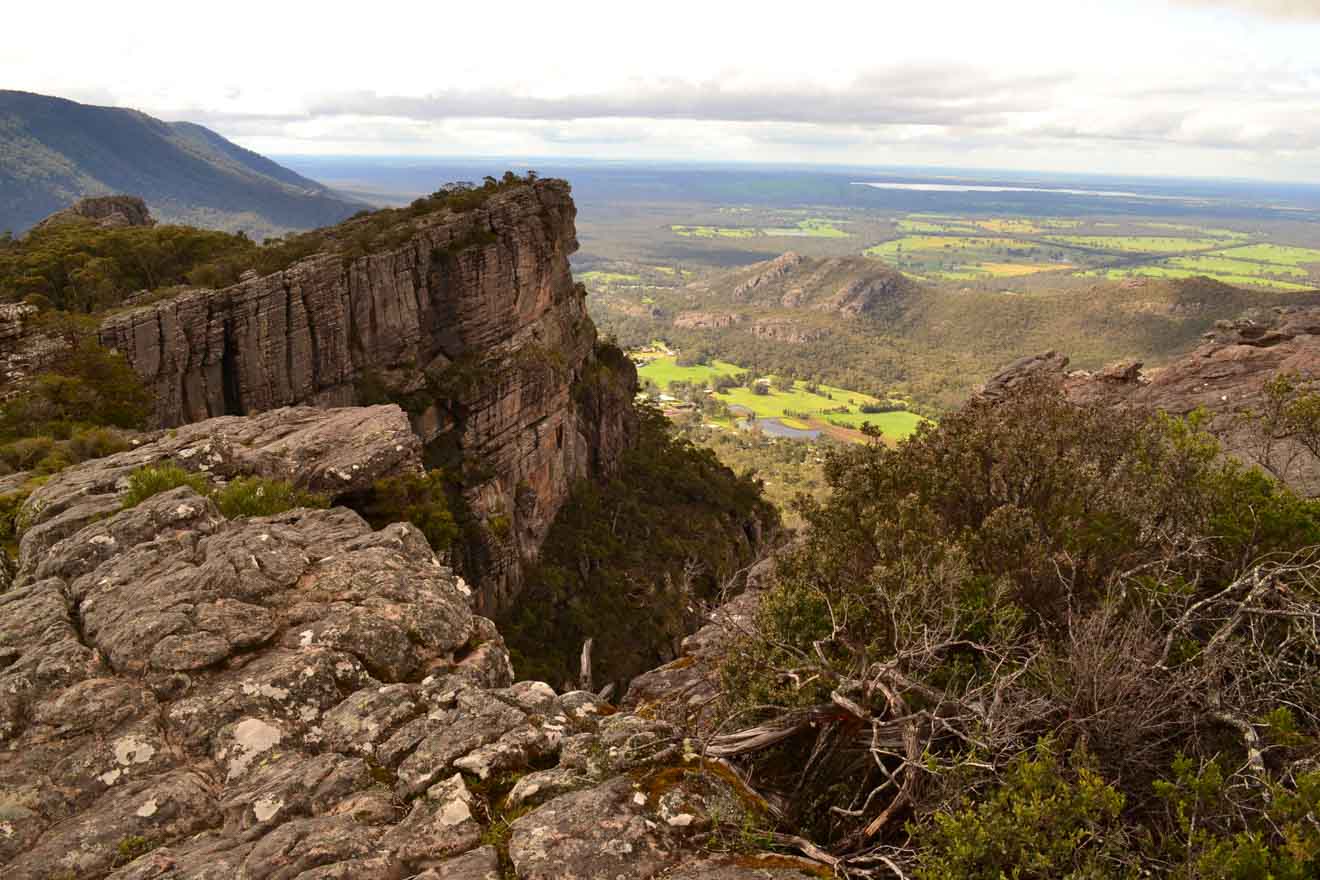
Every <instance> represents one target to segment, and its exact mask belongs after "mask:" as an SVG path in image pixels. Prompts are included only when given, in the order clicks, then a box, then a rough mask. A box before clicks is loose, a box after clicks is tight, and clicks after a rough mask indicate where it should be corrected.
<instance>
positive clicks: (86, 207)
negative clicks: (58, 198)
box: [29, 196, 156, 235]
mask: <svg viewBox="0 0 1320 880" xmlns="http://www.w3.org/2000/svg"><path fill="white" fill-rule="evenodd" d="M86 222H91V223H93V224H94V225H96V226H100V227H103V228H107V229H111V228H122V227H126V226H155V225H156V221H155V219H154V218H152V216H151V212H150V211H149V210H147V203H146V202H144V201H142V199H140V198H138V197H137V196H93V197H91V198H86V199H79V200H78V201H76V202H74V203H73V204H72V205H70V206H69V207H67V208H65V209H64V210H63V211H56V212H55V213H54V214H51V215H50V216H49V217H47V218H46V219H45V220H42V221H41V222H40V223H38V224H37V225H36V226H34V227H32V230H31V231H32V232H35V231H37V230H39V229H49V228H50V227H52V226H64V225H67V224H69V223H86ZM30 234H31V232H29V235H30Z"/></svg>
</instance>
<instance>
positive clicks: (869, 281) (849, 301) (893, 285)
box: [815, 271, 911, 318]
mask: <svg viewBox="0 0 1320 880" xmlns="http://www.w3.org/2000/svg"><path fill="white" fill-rule="evenodd" d="M910 287H911V285H910V284H909V283H907V282H906V280H905V279H904V278H903V276H901V275H899V274H897V273H893V272H889V271H879V272H876V273H875V274H873V275H869V276H867V277H863V278H854V279H853V280H851V281H849V282H848V283H847V284H845V285H844V286H843V287H841V288H839V290H838V291H837V292H835V294H834V295H833V296H831V297H829V298H828V299H826V300H824V301H822V302H819V303H817V304H816V306H815V308H817V309H819V310H820V311H824V312H834V313H836V314H838V315H842V316H843V317H845V318H857V317H862V316H870V315H872V314H874V313H875V312H876V311H877V309H879V308H880V306H881V305H883V304H885V303H887V302H889V301H891V300H893V299H895V298H896V297H898V296H900V295H901V294H903V293H906V292H907V291H908V289H909V288H910Z"/></svg>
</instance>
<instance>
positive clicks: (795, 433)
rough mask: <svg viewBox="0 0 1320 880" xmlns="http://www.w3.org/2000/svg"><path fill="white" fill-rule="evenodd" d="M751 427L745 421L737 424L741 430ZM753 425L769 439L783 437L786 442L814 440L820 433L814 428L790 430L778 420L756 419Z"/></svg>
mask: <svg viewBox="0 0 1320 880" xmlns="http://www.w3.org/2000/svg"><path fill="white" fill-rule="evenodd" d="M751 425H752V423H750V422H748V421H747V420H746V419H744V420H743V421H741V422H739V423H738V427H740V428H742V429H743V430H747V429H748V428H750V427H751ZM755 425H756V427H758V428H760V429H761V432H762V433H764V434H766V435H767V436H770V437H783V438H786V439H788V440H815V439H816V438H817V437H819V436H820V431H819V430H817V429H815V428H811V429H807V430H803V429H802V428H790V427H789V426H788V425H785V424H784V423H783V422H781V421H779V419H757V420H756V422H755Z"/></svg>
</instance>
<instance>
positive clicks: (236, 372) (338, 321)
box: [100, 180, 636, 613]
mask: <svg viewBox="0 0 1320 880" xmlns="http://www.w3.org/2000/svg"><path fill="white" fill-rule="evenodd" d="M575 215H576V209H575V207H574V205H573V201H572V199H571V197H570V196H569V187H568V184H566V183H564V182H563V181H557V180H540V181H535V182H532V183H528V184H526V185H522V186H516V187H513V188H510V189H507V190H503V191H501V192H499V193H497V194H495V195H493V196H491V197H490V198H489V199H488V200H487V201H486V202H485V203H484V204H483V205H481V206H480V207H477V208H474V209H472V210H469V211H465V212H463V213H455V212H452V211H443V212H437V213H434V214H429V215H423V216H421V217H416V218H411V219H403V220H400V221H399V225H398V226H397V227H395V228H392V229H391V230H390V232H389V235H388V236H387V240H388V241H390V242H397V243H395V244H391V245H388V246H381V247H373V248H371V249H369V250H370V252H367V253H365V254H362V255H359V256H347V255H345V253H321V254H317V255H314V256H311V257H308V258H306V259H304V260H301V261H299V262H297V263H295V264H293V265H292V266H290V267H289V268H287V269H285V270H283V271H280V272H277V273H275V274H272V275H267V276H264V277H250V278H247V279H246V280H244V281H241V282H240V283H238V284H236V285H233V286H231V287H227V288H224V289H222V290H205V289H202V290H194V291H190V292H187V293H184V294H182V295H180V296H178V297H175V298H173V299H170V300H168V301H165V302H160V303H155V304H153V305H149V306H144V307H142V308H139V309H136V310H133V311H130V312H126V313H123V314H120V315H116V316H113V317H111V318H109V319H108V320H107V321H106V322H105V323H104V324H103V325H102V328H101V337H100V338H101V342H102V344H103V345H106V346H108V347H111V348H114V349H117V350H119V351H121V352H123V354H124V355H125V357H126V358H127V359H128V361H129V363H130V364H131V365H132V366H133V368H134V369H135V370H136V371H137V372H138V373H139V374H140V375H141V376H142V377H143V379H144V380H145V381H146V382H147V384H148V386H149V387H150V388H151V390H152V391H153V392H154V395H155V399H156V420H157V421H158V423H159V424H160V425H161V426H173V425H179V424H183V423H188V422H194V421H198V420H201V419H205V418H210V417H214V416H219V415H234V414H248V413H253V412H259V411H263V410H268V409H272V408H275V407H280V406H286V405H291V404H311V405H315V406H343V405H353V404H359V403H371V402H379V400H380V399H381V398H390V399H395V400H399V401H401V402H403V403H405V405H406V406H407V408H408V410H409V413H410V415H411V416H412V419H413V425H414V428H415V430H416V431H417V433H418V434H419V435H420V436H421V437H422V440H423V441H424V442H425V443H426V444H427V445H428V459H429V461H430V462H431V463H432V464H438V463H446V464H453V463H455V462H458V461H461V462H462V467H463V468H464V473H465V474H466V475H467V478H466V480H465V485H466V486H467V489H466V495H467V501H468V503H469V505H470V506H471V508H472V511H473V513H474V515H475V517H476V518H477V519H478V520H479V521H481V522H482V523H484V524H485V526H486V528H485V530H484V537H483V539H482V541H481V543H482V544H483V545H484V547H483V552H482V554H481V555H482V556H484V560H483V565H482V588H483V590H482V593H483V594H482V597H481V602H480V606H479V607H481V609H482V610H483V611H486V612H487V613H491V612H494V611H495V610H497V609H499V608H500V607H503V606H504V605H506V604H507V603H508V601H509V600H510V599H511V598H512V597H513V595H514V594H515V593H516V591H517V588H518V586H519V584H520V580H521V570H522V564H523V562H524V561H525V560H527V559H529V558H531V557H532V556H534V555H535V553H536V552H537V550H538V549H539V547H540V545H541V542H542V540H543V539H544V537H545V534H546V532H547V531H548V530H549V527H550V524H551V522H552V521H553V519H554V516H555V514H556V512H557V511H558V510H559V507H560V506H561V505H562V503H563V502H564V500H565V499H566V498H567V496H568V493H569V490H570V488H571V486H572V484H573V483H574V482H575V481H576V480H578V479H581V478H584V477H588V476H592V475H596V474H606V473H608V472H609V471H610V470H611V468H612V467H613V466H614V464H615V462H616V461H617V460H618V454H619V452H620V451H621V450H622V449H623V448H625V447H626V446H627V444H628V443H629V441H630V437H631V435H632V433H633V430H634V426H635V421H634V417H633V415H632V410H631V397H632V391H633V387H634V385H635V382H636V374H635V371H634V370H633V368H632V366H631V364H629V363H628V362H627V360H626V359H625V358H610V357H602V356H599V355H598V354H597V346H596V330H595V326H594V325H593V324H592V322H591V320H590V318H588V316H587V313H586V308H585V305H584V302H583V296H584V292H583V290H582V288H580V287H579V286H577V285H575V284H574V282H573V278H572V275H571V273H570V270H569V264H568V257H569V255H570V254H571V253H573V251H574V250H576V249H577V237H576V228H575V225H574V218H575ZM371 220H372V218H370V217H368V218H363V219H361V220H357V221H350V222H349V223H346V224H344V225H343V226H341V227H338V228H337V229H336V230H334V231H333V232H334V235H335V236H337V237H339V239H340V240H348V241H351V240H353V238H354V236H355V235H358V234H360V233H361V231H362V230H363V229H365V228H366V227H365V224H369V223H370V222H371Z"/></svg>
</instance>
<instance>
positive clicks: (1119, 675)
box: [712, 386, 1320, 878]
mask: <svg viewBox="0 0 1320 880" xmlns="http://www.w3.org/2000/svg"><path fill="white" fill-rule="evenodd" d="M825 472H826V477H827V479H828V481H829V483H830V485H831V487H832V489H833V493H832V495H831V496H830V497H829V498H828V499H827V500H825V501H813V500H811V499H808V498H804V499H802V500H801V502H800V503H799V505H798V509H799V510H800V512H801V515H802V516H803V518H804V520H805V521H806V523H807V525H808V527H809V528H808V530H807V532H806V534H805V535H804V538H803V540H802V541H801V542H800V543H798V544H796V545H795V546H794V547H793V548H792V549H790V550H788V551H786V552H784V553H783V554H781V555H780V557H779V559H778V565H777V575H776V580H775V583H774V584H773V586H772V587H771V588H770V589H769V590H768V591H767V592H766V593H765V594H764V595H763V598H762V601H761V606H760V609H759V611H758V613H757V615H756V617H755V620H754V625H753V626H752V627H751V629H750V631H749V632H748V633H747V634H746V635H745V636H743V637H741V638H739V639H737V640H735V643H734V646H733V650H731V651H730V652H729V654H728V656H727V659H726V660H725V661H724V663H723V668H722V674H723V680H724V692H725V695H726V700H727V701H728V711H729V713H730V716H731V717H732V716H733V715H734V714H735V713H736V716H737V721H736V726H735V727H734V730H733V732H732V733H730V734H729V735H728V736H727V737H725V736H721V737H718V738H716V739H715V741H714V743H713V745H712V748H714V749H718V750H729V751H725V754H729V753H732V754H735V755H737V754H745V755H747V757H746V760H748V761H749V762H750V763H751V764H752V765H753V766H752V767H750V768H749V771H750V773H751V775H752V776H753V777H754V778H756V779H758V780H759V785H760V786H761V787H762V788H763V789H764V790H765V791H766V792H767V793H769V794H770V795H778V796H780V797H782V798H783V799H784V800H783V803H784V804H785V814H786V819H787V821H789V822H792V823H795V824H797V825H799V826H800V827H802V828H804V829H806V830H807V831H808V832H809V833H810V834H811V835H812V836H813V837H815V838H816V839H817V840H818V841H820V842H824V843H826V844H831V845H834V846H836V847H839V848H840V849H843V848H846V847H849V846H856V845H857V844H858V843H859V842H863V841H865V842H868V843H870V844H882V845H883V844H887V845H890V846H894V847H897V848H899V849H901V850H903V852H904V853H905V854H906V858H907V859H908V861H909V863H921V864H925V865H927V867H928V870H926V871H925V872H924V876H927V877H934V876H973V877H975V876H982V874H979V873H977V871H978V870H980V868H977V867H976V866H977V865H986V866H988V867H987V870H989V872H990V873H987V874H984V876H994V877H998V876H1005V877H1013V876H1019V877H1035V876H1077V877H1081V876H1088V877H1089V876H1110V875H1111V874H1113V873H1115V872H1117V873H1118V874H1125V873H1126V868H1127V867H1130V866H1131V865H1133V864H1138V863H1139V864H1140V865H1141V870H1143V871H1144V870H1150V871H1153V872H1154V873H1158V874H1166V873H1168V871H1169V868H1168V865H1169V864H1172V863H1178V864H1182V865H1185V866H1186V870H1185V871H1183V873H1181V874H1179V876H1187V877H1192V876H1229V875H1225V874H1222V873H1221V874H1219V875H1215V874H1212V873H1210V874H1208V873H1207V870H1208V869H1204V868H1203V867H1197V866H1198V865H1201V864H1202V862H1201V860H1203V859H1206V858H1211V857H1209V856H1206V855H1204V853H1206V852H1210V851H1211V850H1212V849H1213V850H1214V852H1216V853H1217V854H1218V855H1216V856H1214V857H1213V858H1215V859H1220V860H1221V863H1224V862H1222V860H1225V859H1227V860H1230V861H1232V863H1233V864H1237V865H1240V866H1242V867H1241V870H1240V871H1238V869H1236V868H1235V869H1234V870H1235V871H1238V873H1237V874H1235V875H1233V876H1241V877H1256V876H1259V877H1262V878H1264V877H1267V876H1277V877H1287V876H1293V875H1294V874H1292V873H1289V871H1290V870H1291V869H1288V870H1284V869H1283V868H1279V867H1278V866H1279V865H1282V864H1284V863H1285V862H1286V859H1285V858H1284V855H1285V854H1286V853H1292V854H1293V855H1290V856H1288V858H1292V859H1294V861H1296V862H1297V863H1298V864H1307V865H1308V870H1309V869H1310V868H1313V867H1314V864H1313V861H1310V862H1309V861H1308V860H1314V858H1315V856H1314V853H1315V852H1320V833H1318V834H1316V835H1315V838H1316V839H1315V848H1314V849H1311V848H1309V847H1311V846H1312V843H1311V842H1310V841H1311V838H1306V840H1304V841H1302V842H1299V840H1302V839H1301V838H1300V837H1298V836H1297V834H1300V833H1301V832H1300V831H1297V833H1296V834H1294V833H1293V832H1289V831H1288V830H1287V829H1288V828H1289V827H1292V826H1289V825H1288V823H1287V821H1286V820H1285V817H1283V816H1282V815H1281V814H1280V815H1274V816H1272V817H1271V814H1270V811H1271V809H1272V808H1271V806H1270V805H1271V804H1282V803H1285V802H1289V801H1290V799H1291V802H1297V800H1298V799H1299V798H1301V799H1304V798H1305V796H1306V793H1305V792H1306V786H1305V785H1304V784H1303V780H1304V779H1306V778H1307V775H1306V774H1307V773H1309V772H1310V764H1309V763H1308V762H1309V761H1310V759H1311V757H1312V756H1313V755H1314V752H1315V748H1316V744H1317V742H1318V738H1317V735H1316V734H1317V732H1320V688H1317V687H1316V685H1315V682H1316V681H1317V680H1320V638H1318V637H1317V636H1316V633H1315V631H1314V625H1313V622H1314V621H1315V620H1317V619H1320V550H1317V545H1320V504H1318V503H1317V502H1315V501H1309V500H1306V499H1302V498H1299V497H1297V496H1296V495H1294V494H1293V493H1292V492H1290V491H1289V490H1288V489H1287V488H1285V487H1283V486H1281V485H1279V484H1277V483H1275V482H1273V481H1271V480H1270V479H1269V478H1268V477H1266V476H1265V475H1264V474H1262V473H1261V472H1259V471H1256V470H1252V469H1249V468H1246V467H1244V466H1242V465H1241V464H1238V463H1236V462H1233V461H1231V460H1228V459H1226V458H1225V457H1223V456H1221V455H1220V452H1219V448H1218V445H1217V443H1216V442H1215V441H1214V439H1213V438H1212V437H1210V436H1209V435H1208V434H1206V433H1205V432H1204V431H1203V430H1202V429H1201V419H1200V417H1197V416H1194V417H1192V418H1190V419H1188V420H1178V419H1173V418H1170V417H1166V416H1161V415H1154V414H1149V413H1143V412H1137V411H1118V412H1116V411H1113V410H1110V409H1107V408H1104V407H1101V406H1099V405H1079V404H1074V403H1072V402H1070V401H1068V400H1067V399H1066V398H1064V397H1063V395H1062V393H1061V392H1060V391H1058V389H1056V388H1051V387H1048V386H1029V387H1026V388H1023V389H1021V390H1019V391H1018V392H1016V393H1015V394H1014V395H1013V396H1011V397H1010V398H1008V399H1005V400H1001V401H997V402H992V401H988V400H975V401H973V402H971V403H969V404H968V405H967V406H966V407H965V408H964V409H963V410H961V411H959V412H957V413H954V414H952V415H950V416H948V417H947V418H945V419H944V420H943V421H942V422H941V423H940V424H939V425H929V424H928V425H925V426H923V427H922V428H921V429H919V430H918V432H917V433H916V434H915V435H914V436H913V437H912V438H910V439H909V440H907V441H904V442H903V443H901V444H899V445H898V446H897V447H894V448H887V447H884V446H881V445H879V444H876V445H873V446H870V447H853V448H846V449H843V450H841V451H839V452H837V453H835V454H833V455H832V456H831V457H830V458H829V460H828V461H827V462H826V466H825ZM1281 706H1282V707H1287V712H1282V711H1280V707H1281ZM738 727H746V728H748V729H749V730H755V731H761V732H765V731H772V732H774V734H775V736H774V737H772V738H768V739H761V740H759V742H770V743H773V748H763V747H758V746H754V745H745V744H746V743H748V742H753V743H755V742H757V741H758V740H757V739H756V738H755V737H749V738H746V739H740V738H739V735H740V733H745V732H746V731H739V730H738V729H737V728H738ZM1267 735H1268V737H1269V741H1268V743H1267V744H1266V743H1265V741H1264V740H1265V737H1266V736H1267ZM1044 742H1049V743H1050V746H1049V748H1050V750H1051V754H1053V755H1057V756H1058V757H1059V759H1060V760H1059V761H1058V764H1057V767H1055V768H1054V769H1053V770H1050V772H1049V774H1047V775H1049V776H1050V777H1051V780H1052V781H1050V782H1049V784H1048V785H1047V786H1045V788H1043V789H1039V791H1037V793H1036V794H1031V793H1030V790H1027V791H1023V790H1022V785H1023V784H1024V779H1025V777H1024V776H1023V773H1025V772H1027V770H1028V769H1030V770H1031V773H1033V774H1036V775H1037V776H1039V775H1040V774H1042V773H1044V772H1045V769H1048V768H1045V767H1044V765H1042V764H1041V761H1042V760H1044V755H1043V752H1042V748H1043V746H1042V745H1041V744H1042V743H1044ZM1083 749H1084V752H1085V760H1082V750H1083ZM744 750H745V751H744ZM1180 752H1182V753H1185V754H1186V755H1187V756H1188V759H1189V760H1190V761H1191V766H1193V767H1197V768H1204V767H1208V766H1210V765H1211V764H1212V763H1213V762H1214V761H1215V760H1220V761H1222V762H1223V766H1225V767H1228V766H1232V767H1235V768H1238V769H1237V770H1236V771H1235V772H1234V774H1232V775H1231V776H1230V775H1229V774H1227V773H1225V775H1224V779H1223V785H1222V789H1223V793H1222V798H1221V800H1222V801H1223V802H1224V803H1225V804H1227V805H1228V807H1227V808H1225V809H1223V810H1222V811H1221V812H1218V813H1212V811H1211V809H1210V808H1209V807H1207V806H1205V804H1202V805H1200V806H1197V807H1195V808H1194V809H1190V808H1184V809H1183V812H1185V813H1189V814H1191V813H1194V814H1195V815H1196V816H1197V817H1198V819H1197V827H1200V828H1208V829H1210V832H1208V833H1211V834H1212V838H1213V839H1212V840H1210V841H1208V842H1201V843H1197V842H1195V841H1193V842H1192V845H1191V846H1188V844H1187V841H1188V836H1189V832H1187V829H1184V828H1181V827H1180V826H1179V820H1178V818H1177V817H1178V815H1179V808H1177V807H1167V808H1166V806H1165V805H1166V803H1170V802H1169V801H1168V798H1167V797H1166V796H1165V795H1162V794H1160V793H1159V783H1161V781H1167V779H1166V777H1167V776H1168V772H1169V767H1170V766H1171V765H1172V764H1173V762H1174V760H1175V756H1176V755H1177V754H1178V753H1180ZM1024 755H1028V756H1031V757H1023V756H1024ZM1069 756H1071V757H1069ZM1065 765H1067V766H1069V767H1070V768H1071V769H1069V770H1066V771H1065V770H1063V769H1060V768H1063V767H1064V766H1065ZM803 767H810V772H809V773H804V772H803V771H802V768H803ZM1031 768H1034V769H1031ZM1083 770H1085V771H1086V772H1085V773H1083V772H1082V771H1083ZM1177 776H1178V774H1177V773H1175V780H1176V777H1177ZM1055 777H1057V778H1055ZM1175 784H1178V785H1181V784H1182V783H1176V782H1175ZM1106 788H1112V789H1113V791H1114V792H1116V793H1118V794H1120V795H1122V797H1121V799H1120V800H1118V801H1112V802H1111V801H1110V800H1108V797H1109V796H1108V794H1107V793H1106V791H1105V789H1106ZM1042 792H1043V793H1042ZM1096 798H1099V799H1100V800H1098V801H1097V800H1096ZM1079 799H1080V800H1079ZM1087 803H1090V804H1097V803H1098V804H1101V805H1103V806H1104V809H1103V810H1101V811H1100V812H1095V811H1091V812H1086V811H1083V812H1080V813H1079V812H1077V810H1078V809H1080V807H1079V804H1087ZM1111 803H1113V804H1116V806H1115V807H1114V809H1116V810H1117V811H1118V815H1117V816H1116V817H1115V816H1113V815H1112V813H1113V810H1111V809H1110V807H1109V805H1110V804H1111ZM1047 804H1053V806H1052V807H1049V809H1046V805H1047ZM1088 809H1089V808H1088ZM1214 809H1218V807H1216V808H1214ZM1070 810H1071V811H1073V812H1072V813H1071V814H1070V812H1069V811H1070ZM1050 812H1057V813H1058V814H1059V817H1060V818H1059V820H1058V821H1059V822H1060V823H1061V825H1060V828H1056V829H1054V830H1053V831H1051V832H1050V835H1046V836H1045V837H1042V836H1040V833H1039V832H1040V829H1039V828H1037V827H1034V826H1033V825H1032V822H1034V821H1035V819H1033V818H1032V817H1033V816H1035V817H1040V816H1044V815H1046V814H1047V813H1050ZM1303 812H1305V810H1303ZM1069 815H1072V816H1073V817H1074V819H1075V820H1076V821H1073V820H1071V819H1068V816H1069ZM1009 816H1018V817H1019V818H1020V819H1021V820H1022V821H1023V822H1024V823H1025V825H1024V827H1020V828H1010V827H1009V825H1011V823H1010V822H1009V821H1008V817H1009ZM1212 817H1218V818H1213V821H1212ZM903 818H907V819H908V821H909V824H910V826H911V832H912V834H914V835H915V839H916V840H918V841H924V842H925V843H924V846H926V847H931V848H933V849H932V850H931V851H930V852H929V853H925V854H923V852H922V850H921V849H920V847H919V846H918V845H917V844H914V843H912V842H911V841H910V840H909V839H908V838H907V836H906V834H905V833H904V832H902V831H901V827H902V821H901V820H902V819H903ZM1111 820H1112V821H1111ZM951 823H952V824H951ZM1070 823H1071V824H1070ZM1115 823H1116V824H1115ZM868 826H869V827H868ZM1091 826H1095V827H1094V828H1092V827H1091ZM1102 826H1103V827H1104V828H1107V829H1108V830H1104V831H1103V832H1102V831H1101V830H1098V829H1100V828H1101V827H1102ZM1301 827H1302V826H1301V825H1298V826H1297V828H1299V829H1300V828H1301ZM987 829H993V830H987ZM1070 829H1071V830H1070ZM1079 829H1081V830H1079ZM1086 829H1090V830H1086ZM1056 831H1057V832H1059V833H1060V834H1062V835H1063V836H1062V837H1059V838H1056V837H1053V836H1051V835H1053V834H1054V833H1055V832H1056ZM1073 832H1077V833H1078V834H1080V835H1081V836H1080V837H1079V838H1077V840H1076V841H1075V842H1076V844H1077V848H1078V852H1079V856H1080V858H1079V860H1078V861H1076V862H1071V861H1066V860H1063V861H1061V860H1060V858H1061V856H1060V855H1059V853H1061V852H1062V849H1057V850H1056V844H1058V846H1060V847H1063V846H1064V844H1062V843H1060V841H1066V840H1067V839H1069V838H1068V835H1070V834H1072V833H1073ZM1290 834H1292V835H1293V836H1289V835H1290ZM992 839H993V840H997V841H998V842H997V843H992V842H991V840H992ZM1113 841H1119V842H1121V843H1122V845H1123V846H1127V847H1129V849H1128V851H1127V852H1126V853H1125V854H1123V855H1121V857H1120V856H1118V855H1114V854H1112V853H1110V852H1109V850H1108V846H1109V844H1110V843H1111V842H1113ZM1116 845H1117V844H1116ZM1069 846H1071V844H1069ZM1088 852H1089V853H1104V855H1103V856H1100V855H1096V856H1095V858H1092V857H1091V855H1088V854H1087V853H1088ZM1297 853H1304V854H1307V855H1304V857H1303V856H1299V855H1297ZM1097 859H1098V861H1097ZM923 860H926V861H923ZM1234 860H1235V861H1234ZM1104 865H1110V866H1111V867H1112V869H1113V870H1112V871H1109V873H1106V871H1107V869H1106V868H1105V867H1104ZM1252 865H1254V866H1256V867H1251V866H1252ZM1262 865H1263V866H1265V867H1263V868H1261V869H1260V870H1257V867H1260V866H1262ZM1119 869H1123V870H1119ZM1276 869H1277V870H1276ZM1180 870H1182V869H1180ZM1270 871H1274V872H1275V873H1274V874H1273V875H1271V874H1270V873H1269V872H1270ZM1297 876H1303V874H1297Z"/></svg>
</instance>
